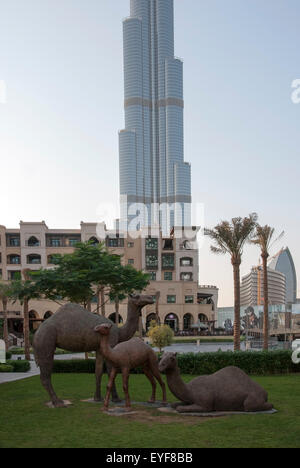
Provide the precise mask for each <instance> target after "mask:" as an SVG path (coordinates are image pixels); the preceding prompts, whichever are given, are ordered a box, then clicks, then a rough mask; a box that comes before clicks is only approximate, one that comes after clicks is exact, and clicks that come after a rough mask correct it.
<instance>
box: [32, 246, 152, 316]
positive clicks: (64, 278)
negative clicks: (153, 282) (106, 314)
mask: <svg viewBox="0 0 300 468" xmlns="http://www.w3.org/2000/svg"><path fill="white" fill-rule="evenodd" d="M53 261H54V264H55V268H53V269H52V270H39V271H38V272H34V273H32V278H33V279H34V281H35V283H36V287H37V289H38V290H39V291H40V293H41V294H43V295H44V296H45V297H46V298H47V299H50V300H56V301H57V299H58V298H62V299H65V300H68V301H70V302H74V303H77V304H82V305H83V306H84V307H89V306H90V304H91V301H92V299H93V298H94V297H95V295H97V294H98V292H99V291H101V290H103V289H104V288H106V289H107V291H109V293H108V295H109V298H110V299H111V300H113V301H121V300H123V299H125V297H126V296H127V295H128V294H131V293H132V292H134V291H142V290H143V289H145V287H146V286H147V285H148V283H149V277H148V275H146V274H144V273H142V272H140V271H137V270H135V269H134V268H133V267H132V266H131V265H127V266H123V265H121V258H120V256H118V255H114V254H111V253H109V252H108V251H107V250H106V248H105V246H104V244H103V243H102V244H96V245H95V244H93V243H91V242H87V243H78V244H77V245H76V247H75V250H74V252H72V253H71V254H65V255H58V256H56V257H55V258H54V260H53ZM97 309H99V307H98V308H97Z"/></svg>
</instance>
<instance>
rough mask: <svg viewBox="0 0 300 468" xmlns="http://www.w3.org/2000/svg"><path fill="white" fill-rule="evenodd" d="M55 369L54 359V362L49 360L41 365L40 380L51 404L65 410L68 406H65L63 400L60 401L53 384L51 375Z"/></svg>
mask: <svg viewBox="0 0 300 468" xmlns="http://www.w3.org/2000/svg"><path fill="white" fill-rule="evenodd" d="M52 368H53V358H52V361H51V360H49V361H47V362H43V363H41V364H40V371H41V375H40V379H41V383H42V385H43V387H44V389H45V390H46V391H47V392H48V394H49V396H50V399H51V402H52V404H53V406H54V407H55V408H65V407H66V405H65V404H64V402H63V400H60V399H59V398H58V396H57V395H56V393H55V391H54V388H53V386H52V382H51V374H52Z"/></svg>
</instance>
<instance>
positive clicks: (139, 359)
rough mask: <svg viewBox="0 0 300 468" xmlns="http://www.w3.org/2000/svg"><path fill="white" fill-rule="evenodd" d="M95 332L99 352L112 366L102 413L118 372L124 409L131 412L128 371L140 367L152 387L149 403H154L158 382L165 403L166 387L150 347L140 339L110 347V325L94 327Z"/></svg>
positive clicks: (106, 407)
mask: <svg viewBox="0 0 300 468" xmlns="http://www.w3.org/2000/svg"><path fill="white" fill-rule="evenodd" d="M95 332H97V333H99V334H100V336H101V340H100V351H101V354H102V355H103V356H104V358H105V359H106V360H107V361H108V362H109V363H110V364H111V365H112V370H111V373H110V378H109V383H108V387H107V393H106V397H105V400H104V411H107V410H108V405H109V397H110V393H111V391H112V388H113V384H114V382H115V378H116V375H117V373H118V371H119V370H121V372H122V378H123V390H124V393H125V398H126V409H127V411H130V410H131V403H130V397H129V392H128V381H129V374H130V370H131V369H134V368H136V367H138V366H142V367H143V370H144V374H145V375H146V377H147V378H148V379H149V380H150V382H151V385H152V396H151V398H150V400H149V403H155V394H156V382H155V378H156V379H157V380H158V382H159V384H160V386H161V388H162V391H163V403H166V401H167V396H166V386H165V384H164V382H163V380H162V378H161V375H160V373H159V369H158V358H157V356H156V354H155V352H154V351H153V349H152V348H150V346H148V345H146V344H145V343H144V342H143V341H142V340H141V339H140V338H132V339H131V340H129V341H126V342H124V343H120V344H118V345H117V346H115V347H114V348H112V347H111V345H110V338H109V337H110V333H111V325H110V324H107V323H104V324H102V325H98V326H97V327H95Z"/></svg>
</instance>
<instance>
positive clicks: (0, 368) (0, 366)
mask: <svg viewBox="0 0 300 468" xmlns="http://www.w3.org/2000/svg"><path fill="white" fill-rule="evenodd" d="M13 371H14V368H13V366H10V365H8V364H0V373H1V372H13Z"/></svg>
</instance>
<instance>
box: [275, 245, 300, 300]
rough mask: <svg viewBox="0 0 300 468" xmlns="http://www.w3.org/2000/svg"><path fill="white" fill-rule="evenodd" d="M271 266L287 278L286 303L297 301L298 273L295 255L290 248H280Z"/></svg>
mask: <svg viewBox="0 0 300 468" xmlns="http://www.w3.org/2000/svg"><path fill="white" fill-rule="evenodd" d="M269 268H271V269H272V270H274V271H278V272H281V273H283V274H284V275H285V278H286V299H285V300H286V303H287V304H296V302H297V274H296V268H295V264H294V261H293V257H292V255H291V252H290V250H289V249H288V248H285V249H282V250H280V252H278V254H276V255H275V256H274V257H273V258H272V259H271V261H270V263H269Z"/></svg>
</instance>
